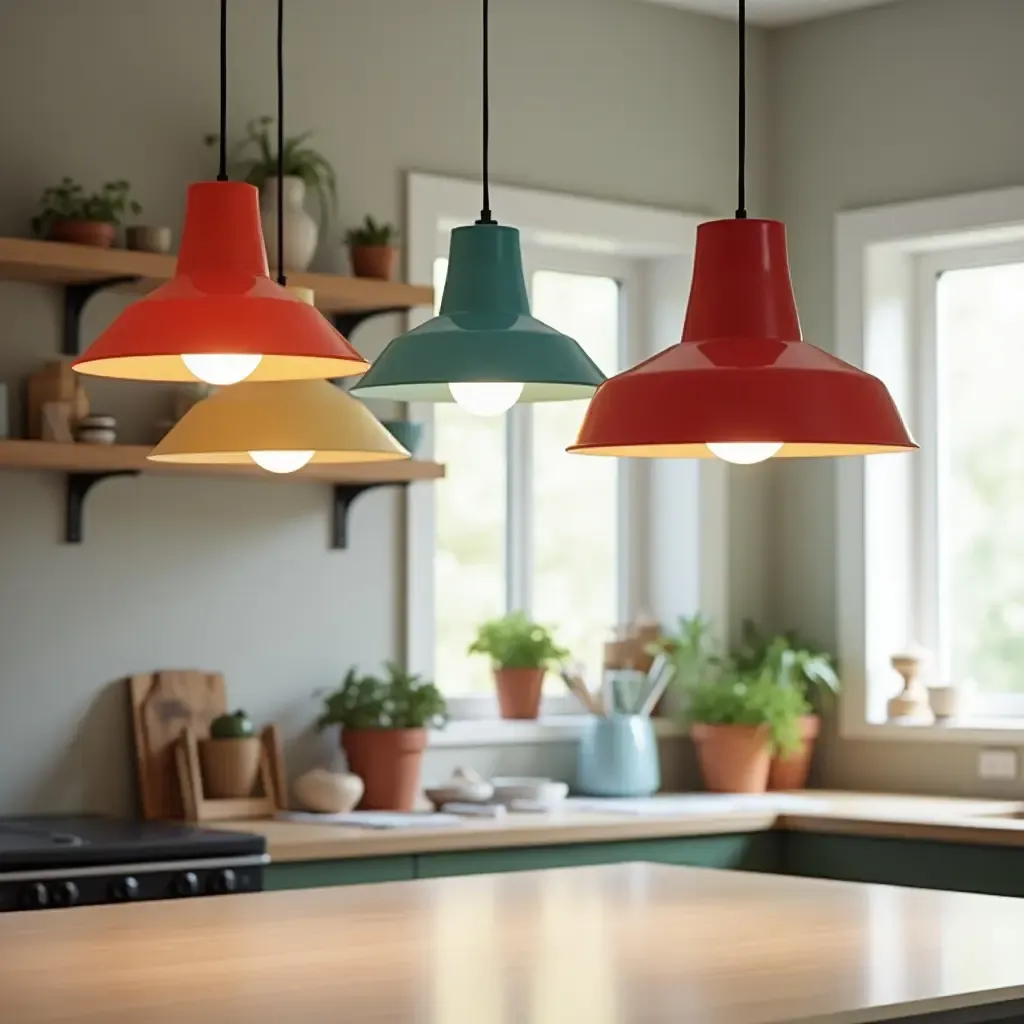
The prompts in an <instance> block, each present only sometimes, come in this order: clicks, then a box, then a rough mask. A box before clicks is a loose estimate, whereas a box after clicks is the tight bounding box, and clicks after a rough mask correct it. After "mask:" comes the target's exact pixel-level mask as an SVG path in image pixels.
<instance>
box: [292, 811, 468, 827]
mask: <svg viewBox="0 0 1024 1024" xmlns="http://www.w3.org/2000/svg"><path fill="white" fill-rule="evenodd" d="M274 818H275V820H277V821H298V822H302V823H303V824H305V825H339V826H341V827H342V828H373V829H401V828H450V827H451V826H452V825H461V824H462V819H460V818H457V817H456V816H455V815H454V814H434V813H433V812H431V811H409V812H402V811H349V812H348V814H313V813H312V812H309V811H278V813H277V814H275V815H274Z"/></svg>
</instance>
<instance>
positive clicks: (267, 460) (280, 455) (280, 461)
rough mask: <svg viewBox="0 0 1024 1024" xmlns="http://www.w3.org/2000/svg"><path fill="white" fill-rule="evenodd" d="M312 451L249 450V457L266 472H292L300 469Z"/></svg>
mask: <svg viewBox="0 0 1024 1024" xmlns="http://www.w3.org/2000/svg"><path fill="white" fill-rule="evenodd" d="M313 455H314V453H313V452H303V451H296V452H249V458H250V459H252V461H253V462H255V463H256V465H257V466H259V467H260V468H261V469H265V470H266V471H267V472H268V473H294V472H295V471H296V470H297V469H302V467H303V466H304V465H306V463H307V462H309V460H310V459H311V458H313Z"/></svg>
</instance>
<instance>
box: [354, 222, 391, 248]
mask: <svg viewBox="0 0 1024 1024" xmlns="http://www.w3.org/2000/svg"><path fill="white" fill-rule="evenodd" d="M397 241H398V228H396V227H395V225H394V224H389V223H388V222H387V221H385V222H384V223H383V224H378V223H377V221H375V220H374V219H373V218H372V217H371V216H370V215H369V214H367V215H366V219H365V220H364V221H363V223H362V224H360V225H359V227H356V228H349V230H348V231H346V232H345V242H346V244H347V245H348V246H349V247H350V248H352V249H358V248H361V247H362V246H381V245H383V246H391V245H394V244H395V243H396V242H397Z"/></svg>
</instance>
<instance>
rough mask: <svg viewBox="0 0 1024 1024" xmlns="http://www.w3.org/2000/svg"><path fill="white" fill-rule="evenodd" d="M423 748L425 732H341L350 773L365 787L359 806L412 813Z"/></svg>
mask: <svg viewBox="0 0 1024 1024" xmlns="http://www.w3.org/2000/svg"><path fill="white" fill-rule="evenodd" d="M426 746H427V730H426V729H342V730H341V747H342V749H343V750H344V751H345V756H346V757H347V758H348V767H349V771H352V772H354V773H355V774H356V775H358V776H359V777H360V778H361V779H362V780H363V785H364V786H365V789H364V791H363V799H362V800H361V801H360V802H359V806H360V807H361V808H363V810H367V811H411V810H412V809H413V807H414V806H415V805H416V796H417V794H418V793H419V788H420V764H421V762H422V761H423V751H424V750H425V749H426Z"/></svg>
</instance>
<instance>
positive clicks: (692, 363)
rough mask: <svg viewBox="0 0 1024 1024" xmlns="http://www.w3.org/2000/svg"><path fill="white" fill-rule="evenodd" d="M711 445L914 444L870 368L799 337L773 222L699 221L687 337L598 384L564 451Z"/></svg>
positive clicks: (866, 450)
mask: <svg viewBox="0 0 1024 1024" xmlns="http://www.w3.org/2000/svg"><path fill="white" fill-rule="evenodd" d="M709 443H710V444H724V445H729V444H758V443H760V444H779V443H781V445H782V447H781V448H780V449H779V450H778V451H777V452H776V453H775V457H776V458H801V457H806V456H829V455H871V454H875V453H881V452H899V451H906V450H909V449H913V448H916V447H917V445H916V444H914V442H913V440H912V439H911V437H910V434H909V433H908V432H907V428H906V426H905V425H904V423H903V420H902V418H901V417H900V414H899V411H898V410H897V408H896V405H895V403H894V402H893V400H892V398H891V397H890V395H889V392H888V390H887V389H886V387H885V385H884V384H883V383H882V382H881V381H880V380H879V379H878V378H877V377H873V376H871V374H869V373H865V372H864V371H863V370H858V369H857V368H856V367H855V366H851V365H850V364H849V363H845V362H843V360H841V359H837V358H836V357H835V356H831V355H829V354H828V353H827V352H823V351H822V350H821V349H819V348H815V347H814V346H813V345H809V344H807V343H806V342H805V341H803V339H802V336H801V333H800V321H799V318H798V316H797V311H796V301H795V299H794V297H793V286H792V284H791V283H790V277H789V260H788V256H787V253H786V229H785V226H784V225H783V224H781V223H779V222H778V221H773V220H749V219H745V218H737V219H735V220H719V221H712V222H710V223H707V224H702V225H700V227H699V228H698V229H697V247H696V252H695V255H694V267H693V282H692V284H691V288H690V300H689V305H688V307H687V312H686V322H685V324H684V326H683V337H682V341H681V342H680V343H679V344H678V345H673V346H672V347H671V348H668V349H666V350H665V351H664V352H659V353H658V354H657V355H655V356H652V357H651V358H650V359H647V360H646V361H645V362H642V363H640V365H639V366H635V367H633V369H631V370H627V371H626V372H625V373H620V374H618V375H617V376H615V377H612V378H610V379H609V380H607V381H606V382H605V383H604V384H602V385H601V386H600V387H599V388H598V390H597V393H596V394H595V395H594V398H593V399H592V401H591V403H590V407H589V409H588V410H587V414H586V417H585V418H584V421H583V425H582V427H581V428H580V433H579V437H578V439H577V441H576V444H575V445H573V446H572V447H571V448H570V449H569V451H572V452H578V453H580V454H584V455H613V456H614V455H618V456H638V457H646V458H690V459H702V458H711V457H713V453H712V452H711V450H710V449H709V448H708V447H707V446H708V444H709Z"/></svg>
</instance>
